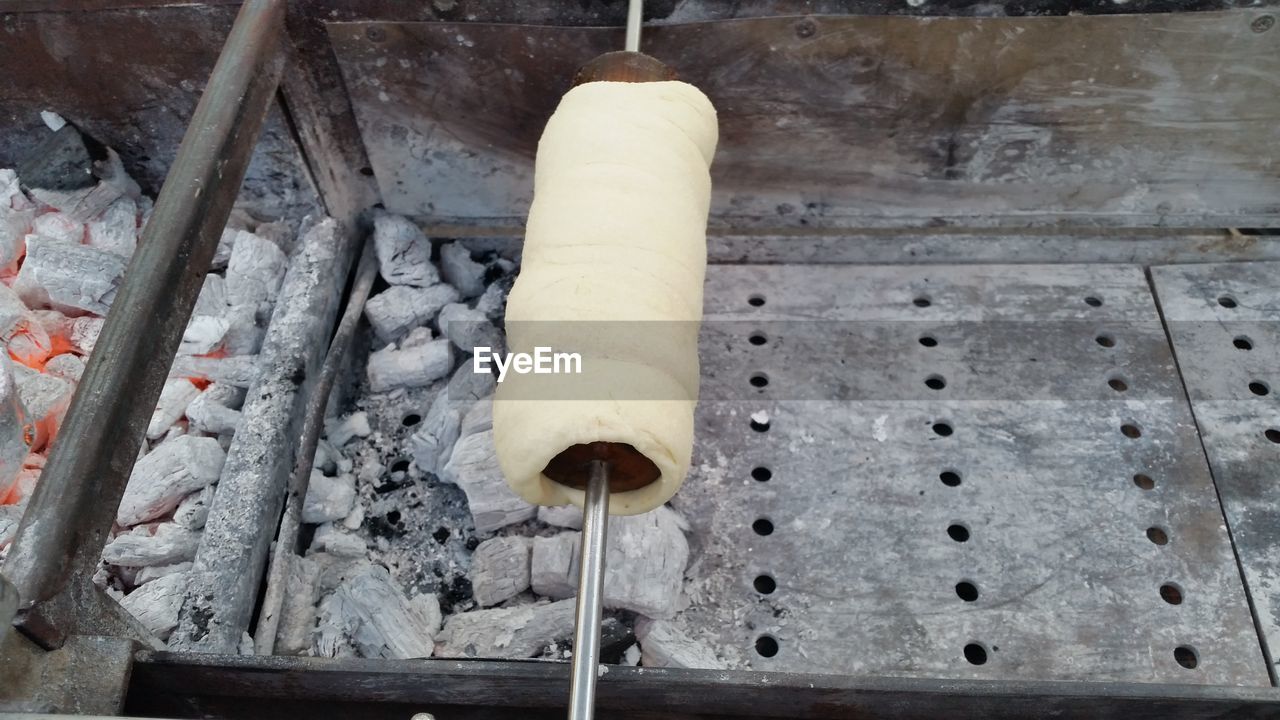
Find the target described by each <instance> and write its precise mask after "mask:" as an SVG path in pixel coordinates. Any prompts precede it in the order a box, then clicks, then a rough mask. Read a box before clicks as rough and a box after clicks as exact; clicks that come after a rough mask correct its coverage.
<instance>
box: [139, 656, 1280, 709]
mask: <svg viewBox="0 0 1280 720" xmlns="http://www.w3.org/2000/svg"><path fill="white" fill-rule="evenodd" d="M568 674H569V668H567V667H566V666H565V664H563V663H545V662H488V661H481V660H463V661H453V660H422V661H415V662H404V661H396V660H358V659H346V660H333V659H325V658H303V657H280V656H276V657H260V656H246V657H240V656H217V655H206V654H187V653H173V652H150V651H143V652H140V653H138V655H137V656H136V657H135V661H134V670H133V676H132V684H131V686H130V688H129V701H130V706H129V707H127V708H126V709H127V710H128V711H129V712H130V713H131V714H137V713H140V712H141V711H142V710H143V709H147V710H148V711H149V712H148V713H147V714H152V715H155V714H163V713H165V712H176V710H174V708H184V707H190V703H191V702H192V701H193V700H194V699H196V698H198V705H197V706H198V707H200V708H202V709H203V710H204V711H205V712H211V713H212V712H213V711H214V709H215V708H214V706H213V705H212V704H211V703H215V702H222V703H225V704H224V705H221V706H218V707H217V708H216V709H217V711H218V712H217V713H215V714H220V715H226V716H238V715H237V714H236V713H235V712H233V711H234V710H236V709H241V710H246V711H247V710H257V709H261V708H262V707H265V706H268V705H267V702H268V701H273V700H282V701H288V702H287V703H286V706H287V707H288V708H289V709H290V712H291V713H292V714H293V715H299V714H308V715H310V712H311V710H312V709H315V710H317V711H321V712H323V711H325V710H327V711H328V715H327V716H332V717H352V716H353V714H354V713H355V712H356V711H360V710H363V711H365V712H369V714H370V715H376V714H378V712H377V711H378V710H379V709H381V710H382V711H384V712H389V711H390V710H394V709H395V706H396V704H412V705H413V706H414V710H415V711H431V710H432V709H433V708H434V707H436V706H466V707H473V708H475V707H478V708H483V709H484V710H485V715H484V717H487V718H504V717H513V718H514V717H547V716H549V715H550V713H547V714H539V713H534V712H531V711H530V708H548V709H556V708H563V707H564V682H565V680H566V679H567V677H568ZM608 678H609V682H607V683H603V684H601V685H600V688H599V692H598V693H597V697H596V700H597V704H598V707H599V709H600V712H601V714H602V715H605V716H607V717H610V718H626V717H644V718H649V719H651V718H654V717H662V716H666V715H678V716H680V717H694V716H698V717H701V716H707V717H793V718H850V717H892V718H894V719H895V720H902V719H904V718H912V719H914V718H920V719H928V720H934V719H935V718H939V717H948V718H958V719H959V718H991V719H992V720H1005V719H1008V720H1015V719H1016V720H1021V719H1022V718H1028V717H1054V718H1060V719H1061V720H1075V719H1077V718H1078V719H1079V720H1096V718H1100V717H1107V718H1121V717H1123V718H1126V720H1148V719H1150V720H1156V719H1157V718H1161V719H1163V718H1205V719H1206V720H1207V719H1209V718H1226V717H1229V718H1232V720H1247V719H1248V718H1275V717H1280V695H1277V693H1276V691H1275V689H1273V688H1267V687H1235V686H1213V685H1174V684H1160V683H1104V682H1087V683H1077V682H1044V681H1003V680H942V679H932V678H893V677H853V676H843V675H828V674H805V673H771V672H747V671H740V670H689V669H676V668H634V667H625V666H610V667H609V673H608ZM135 703H136V704H135ZM503 708H506V709H514V710H513V711H511V712H508V713H503V712H500V709H503ZM344 713H345V714H344ZM243 714H244V713H240V715H243ZM316 717H321V715H316ZM441 717H444V715H441Z"/></svg>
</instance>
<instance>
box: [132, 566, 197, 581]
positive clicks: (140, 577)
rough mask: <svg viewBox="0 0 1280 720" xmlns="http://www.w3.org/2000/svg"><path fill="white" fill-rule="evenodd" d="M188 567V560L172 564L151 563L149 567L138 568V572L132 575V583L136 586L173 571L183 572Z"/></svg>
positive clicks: (189, 567) (165, 575) (170, 573)
mask: <svg viewBox="0 0 1280 720" xmlns="http://www.w3.org/2000/svg"><path fill="white" fill-rule="evenodd" d="M190 569H191V563H190V562H180V563H174V564H172V565H153V566H151V567H144V568H138V572H137V573H135V574H134V576H133V584H134V585H136V586H142V585H146V584H147V583H149V582H151V581H153V580H159V579H160V578H162V577H167V576H169V575H173V574H174V573H184V572H186V571H188V570H190Z"/></svg>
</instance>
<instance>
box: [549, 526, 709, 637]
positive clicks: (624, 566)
mask: <svg viewBox="0 0 1280 720" xmlns="http://www.w3.org/2000/svg"><path fill="white" fill-rule="evenodd" d="M684 527H685V525H684V522H683V520H682V519H681V518H679V517H678V516H677V515H676V513H675V511H673V510H671V509H670V508H668V507H665V506H664V507H660V508H657V509H656V510H654V511H652V512H648V513H644V514H643V515H633V516H625V517H613V518H610V522H609V538H608V552H607V557H606V558H605V580H604V595H605V606H606V607H610V608H619V609H625V610H633V611H635V612H638V613H640V614H642V615H646V616H648V617H653V618H671V617H674V616H675V614H676V612H678V611H679V610H681V609H682V606H683V601H682V597H681V589H682V586H683V581H684V571H685V567H686V566H687V565H688V562H689V543H688V541H687V540H685V537H684ZM581 542H582V535H581V533H573V532H570V533H561V534H559V535H554V536H552V537H539V538H535V539H534V541H533V565H532V569H531V582H532V586H533V591H534V592H536V593H538V594H539V595H545V596H547V597H553V598H565V597H572V596H573V594H574V593H575V592H576V591H577V585H578V574H579V553H580V547H581Z"/></svg>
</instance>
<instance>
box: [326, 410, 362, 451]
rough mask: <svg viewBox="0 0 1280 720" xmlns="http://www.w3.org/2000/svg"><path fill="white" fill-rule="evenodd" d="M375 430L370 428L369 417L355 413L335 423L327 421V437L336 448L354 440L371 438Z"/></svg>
mask: <svg viewBox="0 0 1280 720" xmlns="http://www.w3.org/2000/svg"><path fill="white" fill-rule="evenodd" d="M371 432H373V430H372V429H371V428H370V427H369V415H368V414H367V413H363V412H354V413H351V414H350V415H347V416H346V417H344V418H342V419H341V420H338V421H335V422H329V421H328V420H326V421H325V437H326V439H327V440H328V442H329V443H331V444H332V445H333V447H335V448H340V447H342V446H343V445H346V444H347V443H349V442H351V439H352V438H356V437H369V433H371Z"/></svg>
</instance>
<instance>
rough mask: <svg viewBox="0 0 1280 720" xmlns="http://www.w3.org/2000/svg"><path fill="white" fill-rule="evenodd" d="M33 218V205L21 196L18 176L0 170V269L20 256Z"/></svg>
mask: <svg viewBox="0 0 1280 720" xmlns="http://www.w3.org/2000/svg"><path fill="white" fill-rule="evenodd" d="M35 216H36V208H35V204H34V203H32V202H31V201H30V200H28V199H27V196H26V195H25V194H23V192H22V189H21V186H20V184H19V182H18V174H17V173H16V172H14V171H13V170H9V169H0V267H9V266H10V265H12V264H13V263H14V262H15V261H16V260H17V259H18V257H19V256H20V255H21V254H22V249H23V242H24V239H25V238H26V236H27V232H28V231H29V230H30V229H31V223H32V221H34V220H35Z"/></svg>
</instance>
